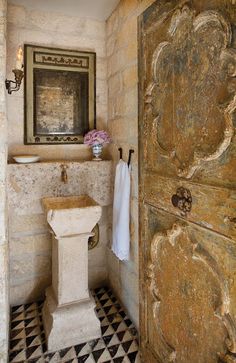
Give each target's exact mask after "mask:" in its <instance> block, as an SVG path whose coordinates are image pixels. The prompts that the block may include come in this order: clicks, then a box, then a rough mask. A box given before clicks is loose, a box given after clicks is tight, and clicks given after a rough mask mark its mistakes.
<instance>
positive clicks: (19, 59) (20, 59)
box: [15, 47, 23, 69]
mask: <svg viewBox="0 0 236 363" xmlns="http://www.w3.org/2000/svg"><path fill="white" fill-rule="evenodd" d="M22 64H23V49H22V47H19V49H18V51H17V55H16V68H15V69H22Z"/></svg>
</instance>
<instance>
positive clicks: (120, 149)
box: [118, 147, 123, 159]
mask: <svg viewBox="0 0 236 363" xmlns="http://www.w3.org/2000/svg"><path fill="white" fill-rule="evenodd" d="M118 150H119V152H120V159H122V156H123V150H122V147H119V149H118Z"/></svg>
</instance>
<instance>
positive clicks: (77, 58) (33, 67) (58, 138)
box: [24, 44, 96, 144]
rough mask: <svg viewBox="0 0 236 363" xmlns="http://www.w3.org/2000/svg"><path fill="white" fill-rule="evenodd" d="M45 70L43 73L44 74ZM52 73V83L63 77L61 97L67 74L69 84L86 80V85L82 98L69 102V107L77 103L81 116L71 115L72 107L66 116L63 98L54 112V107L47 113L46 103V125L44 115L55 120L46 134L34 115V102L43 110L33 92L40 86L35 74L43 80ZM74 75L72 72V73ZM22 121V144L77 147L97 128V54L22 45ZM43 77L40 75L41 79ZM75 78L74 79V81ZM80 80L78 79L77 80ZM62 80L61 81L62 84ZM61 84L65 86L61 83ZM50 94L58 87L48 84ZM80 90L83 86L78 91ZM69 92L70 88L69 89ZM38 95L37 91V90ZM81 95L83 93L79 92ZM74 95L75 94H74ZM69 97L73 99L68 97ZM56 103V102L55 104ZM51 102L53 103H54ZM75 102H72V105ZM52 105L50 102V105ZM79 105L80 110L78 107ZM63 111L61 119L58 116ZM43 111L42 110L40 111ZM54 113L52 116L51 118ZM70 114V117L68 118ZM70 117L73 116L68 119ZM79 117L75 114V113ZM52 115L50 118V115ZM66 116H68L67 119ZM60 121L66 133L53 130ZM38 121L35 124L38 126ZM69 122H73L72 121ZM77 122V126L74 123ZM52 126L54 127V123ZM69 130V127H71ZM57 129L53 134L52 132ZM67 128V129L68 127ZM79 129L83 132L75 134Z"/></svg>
mask: <svg viewBox="0 0 236 363" xmlns="http://www.w3.org/2000/svg"><path fill="white" fill-rule="evenodd" d="M44 71H45V72H44ZM53 72H55V73H54V74H55V75H54V80H57V79H58V76H60V75H64V78H63V77H61V80H60V82H61V84H60V87H59V88H60V90H61V95H62V96H63V92H64V91H65V90H64V87H65V88H66V87H67V89H68V87H69V86H68V83H66V81H65V79H66V75H67V76H68V77H69V79H71V80H72V82H74V83H75V84H77V83H76V79H77V78H78V79H81V84H82V79H86V81H84V84H86V88H85V91H83V95H80V100H77V98H76V97H74V96H73V97H74V98H73V100H72V101H71V104H72V107H73V105H74V103H76V106H77V109H78V110H79V112H80V116H78V115H77V116H76V120H75V116H74V108H73V109H72V107H69V108H68V112H69V113H68V114H66V110H65V107H64V102H63V101H64V99H63V97H62V96H60V97H61V98H59V96H58V99H59V104H58V109H57V110H55V107H54V108H53V106H52V109H51V110H50V102H49V101H48V100H46V102H47V108H46V110H45V114H46V116H44V117H45V120H46V126H48V124H49V123H48V124H47V116H48V117H51V122H52V121H53V117H54V120H55V127H54V128H52V129H51V131H49V132H48V133H47V128H46V129H45V130H43V132H41V131H38V130H40V127H38V125H39V114H38V112H36V102H37V107H38V109H39V106H38V105H40V107H41V109H42V110H43V106H44V105H43V103H41V104H40V103H39V102H42V101H39V100H40V97H38V96H37V101H36V95H38V93H36V90H38V89H39V88H40V87H42V86H40V84H39V83H37V82H38V79H39V77H38V78H37V77H36V75H37V74H41V75H45V76H44V78H45V79H46V77H47V74H48V75H50V73H51V74H52V73H53ZM72 72H73V73H72ZM24 73H25V77H24V86H25V92H24V119H25V130H24V143H25V144H78V143H83V136H84V134H85V133H86V132H88V131H89V130H91V129H94V128H96V54H95V53H93V52H82V51H76V50H65V49H57V48H47V47H41V46H36V45H29V44H25V46H24ZM42 77H43V76H42ZM76 77H77V78H76ZM79 77H81V78H79ZM63 79H64V81H63ZM48 82H50V78H48ZM63 82H64V84H63ZM49 86H50V87H48V88H49V91H50V89H51V90H53V87H54V89H56V88H58V87H55V85H52V84H51V85H50V83H49ZM80 89H82V86H81V88H80ZM69 91H70V88H69ZM37 92H38V91H37ZM81 94H82V91H81ZM76 95H77V93H76ZM71 97H72V96H71ZM55 102H56V101H55ZM55 102H54V103H55ZM73 102H74V103H73ZM52 105H53V102H52ZM80 106H81V107H80ZM60 107H61V110H62V108H63V107H64V109H63V113H64V116H62V115H61V113H60ZM43 111H44V110H43ZM54 114H55V115H54ZM69 114H70V117H69ZM71 114H72V116H71ZM77 114H78V112H77ZM52 115H53V116H52ZM67 116H68V117H67ZM60 118H61V119H63V123H64V125H65V126H66V128H65V129H66V131H64V129H63V128H61V129H60V128H59V127H58V129H56V127H57V124H59V123H60V121H58V120H59V119H60ZM69 118H70V123H71V124H72V126H73V130H72V131H71V130H70V132H68V130H67V123H68V120H69ZM37 119H38V123H37ZM71 119H72V121H71ZM75 122H76V123H75ZM53 126H54V124H53ZM70 127H71V126H70ZM55 129H56V131H55ZM68 129H69V126H68ZM78 130H82V131H78Z"/></svg>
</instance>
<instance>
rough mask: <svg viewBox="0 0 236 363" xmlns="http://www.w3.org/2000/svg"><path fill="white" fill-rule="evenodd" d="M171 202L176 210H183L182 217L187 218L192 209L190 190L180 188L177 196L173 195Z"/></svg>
mask: <svg viewBox="0 0 236 363" xmlns="http://www.w3.org/2000/svg"><path fill="white" fill-rule="evenodd" d="M171 202H172V204H173V206H174V207H175V208H179V209H180V210H181V215H183V216H185V215H186V214H187V213H188V212H190V211H191V208H192V196H191V193H190V191H189V190H188V189H186V188H184V187H180V188H178V189H177V191H176V194H174V195H172V198H171Z"/></svg>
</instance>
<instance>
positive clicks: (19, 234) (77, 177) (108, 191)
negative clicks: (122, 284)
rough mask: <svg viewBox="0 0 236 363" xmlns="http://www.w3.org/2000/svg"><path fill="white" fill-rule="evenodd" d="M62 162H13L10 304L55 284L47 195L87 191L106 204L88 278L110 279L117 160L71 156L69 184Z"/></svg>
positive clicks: (31, 297) (99, 281)
mask: <svg viewBox="0 0 236 363" xmlns="http://www.w3.org/2000/svg"><path fill="white" fill-rule="evenodd" d="M60 165H61V162H45V163H44V162H43V163H37V164H28V165H20V164H9V165H8V193H9V196H8V203H9V243H10V296H11V299H10V303H11V305H17V304H21V303H26V302H29V301H33V300H37V299H38V298H42V297H43V296H44V292H45V288H46V287H47V286H48V285H50V281H51V280H50V279H51V261H50V256H51V236H50V234H49V233H48V226H47V220H46V217H45V215H44V214H43V209H42V204H41V199H42V198H43V197H45V196H51V197H53V196H59V195H74V194H76V195H79V194H82V193H86V194H88V195H90V196H91V197H92V198H93V199H95V200H96V201H97V202H98V203H99V204H101V205H103V208H102V217H101V220H100V221H99V229H100V239H99V244H98V246H97V247H96V248H94V249H93V250H91V251H89V259H88V261H89V276H88V279H89V287H90V288H95V287H98V286H101V285H102V284H105V283H106V282H107V278H108V271H107V262H106V258H105V256H106V246H107V244H108V241H109V230H110V221H109V218H108V216H109V212H108V206H109V205H110V204H111V203H112V185H111V183H112V163H111V162H110V161H102V162H101V163H96V162H68V163H67V165H68V169H67V174H68V184H64V183H62V182H61V179H60V176H61V168H60ZM28 259H29V260H30V262H28V261H27V260H28ZM36 277H37V278H38V279H39V281H40V282H38V281H37V278H36ZM27 289H28V290H27Z"/></svg>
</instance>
